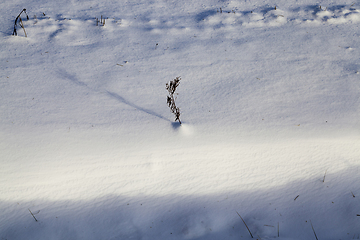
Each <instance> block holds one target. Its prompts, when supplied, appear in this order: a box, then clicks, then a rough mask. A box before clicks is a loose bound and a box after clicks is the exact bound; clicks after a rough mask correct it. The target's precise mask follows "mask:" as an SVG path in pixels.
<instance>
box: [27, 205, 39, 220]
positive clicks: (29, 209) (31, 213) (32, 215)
mask: <svg viewBox="0 0 360 240" xmlns="http://www.w3.org/2000/svg"><path fill="white" fill-rule="evenodd" d="M28 210H29V212H30V214H31V216H33V218H34V219H35V221H36V222H37V221H38V220H37V219H36V217H35V216H34V214H33V213H32V212H31V211H30V209H29V208H28Z"/></svg>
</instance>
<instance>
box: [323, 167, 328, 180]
mask: <svg viewBox="0 0 360 240" xmlns="http://www.w3.org/2000/svg"><path fill="white" fill-rule="evenodd" d="M326 172H327V169H326V170H325V174H324V178H323V182H325V176H326Z"/></svg>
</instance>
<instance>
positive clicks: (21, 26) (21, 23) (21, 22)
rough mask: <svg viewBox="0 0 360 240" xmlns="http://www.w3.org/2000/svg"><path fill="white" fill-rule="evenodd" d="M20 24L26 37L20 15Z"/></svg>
mask: <svg viewBox="0 0 360 240" xmlns="http://www.w3.org/2000/svg"><path fill="white" fill-rule="evenodd" d="M20 26H21V27H22V29H23V30H24V34H25V37H27V34H26V31H25V28H24V24H23V21H22V20H21V17H20Z"/></svg>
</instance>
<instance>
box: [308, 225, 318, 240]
mask: <svg viewBox="0 0 360 240" xmlns="http://www.w3.org/2000/svg"><path fill="white" fill-rule="evenodd" d="M310 224H311V228H312V230H313V232H314V235H315V238H316V240H319V239H318V238H317V236H316V232H315V229H314V226H313V225H312V222H311V220H310Z"/></svg>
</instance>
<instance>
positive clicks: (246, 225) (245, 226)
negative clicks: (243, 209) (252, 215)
mask: <svg viewBox="0 0 360 240" xmlns="http://www.w3.org/2000/svg"><path fill="white" fill-rule="evenodd" d="M236 213H237V214H238V215H239V217H240V218H241V220H242V221H243V223H244V225H245V227H246V228H247V230H248V231H249V233H250V236H251V238H254V237H253V235H252V233H251V231H250V229H249V227H248V226H247V225H246V223H245V221H244V219H243V218H242V217H241V216H240V214H239V213H238V212H237V211H236Z"/></svg>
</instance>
